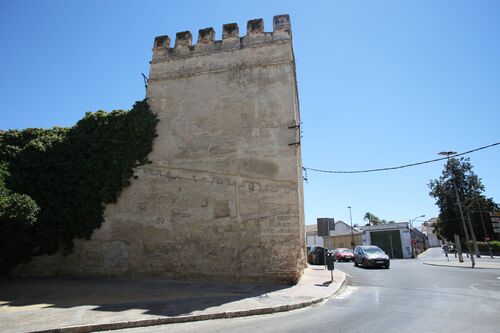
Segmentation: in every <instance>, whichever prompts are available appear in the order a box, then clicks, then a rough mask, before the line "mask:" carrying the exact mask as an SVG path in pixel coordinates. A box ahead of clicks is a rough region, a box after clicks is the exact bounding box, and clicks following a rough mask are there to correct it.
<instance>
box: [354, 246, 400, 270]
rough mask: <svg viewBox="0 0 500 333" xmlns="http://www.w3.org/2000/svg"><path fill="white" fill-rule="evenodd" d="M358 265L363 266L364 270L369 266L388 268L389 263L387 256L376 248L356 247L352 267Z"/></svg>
mask: <svg viewBox="0 0 500 333" xmlns="http://www.w3.org/2000/svg"><path fill="white" fill-rule="evenodd" d="M358 265H363V267H364V268H367V267H370V266H372V267H385V268H389V266H390V265H391V261H390V259H389V256H388V255H387V254H385V252H384V251H382V250H381V249H380V248H379V247H378V246H375V245H364V246H356V249H354V266H356V267H357V266H358Z"/></svg>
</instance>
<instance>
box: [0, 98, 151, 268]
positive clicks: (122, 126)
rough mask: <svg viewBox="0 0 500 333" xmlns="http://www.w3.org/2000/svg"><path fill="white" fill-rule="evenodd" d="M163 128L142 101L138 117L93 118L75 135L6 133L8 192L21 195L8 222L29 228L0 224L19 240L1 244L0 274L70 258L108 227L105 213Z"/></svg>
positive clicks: (0, 146) (0, 153) (3, 153)
mask: <svg viewBox="0 0 500 333" xmlns="http://www.w3.org/2000/svg"><path fill="white" fill-rule="evenodd" d="M157 122H158V120H157V118H156V116H155V115H154V114H153V113H152V112H151V111H150V110H149V106H148V104H147V102H146V101H141V102H137V103H136V104H135V105H134V107H133V108H132V110H131V111H123V110H117V111H113V112H110V113H107V112H104V111H97V112H95V113H86V114H85V117H84V118H83V119H81V120H80V121H79V122H78V123H77V124H76V125H75V126H73V127H71V128H59V127H54V128H52V129H26V130H23V131H17V130H10V131H6V132H0V161H2V162H3V163H4V165H8V172H6V171H5V168H4V171H3V172H4V174H7V176H6V177H4V178H5V179H4V187H6V188H8V190H7V191H12V192H13V193H18V195H16V196H12V198H10V199H8V200H10V201H9V206H8V207H11V208H12V209H14V210H13V212H17V213H15V214H14V213H13V212H12V209H11V212H10V213H9V211H8V209H5V210H3V211H2V213H0V214H4V215H5V214H7V215H9V214H10V215H11V216H17V218H21V217H22V218H23V219H24V222H25V223H22V227H21V224H19V225H16V227H14V226H12V225H6V224H5V223H2V224H0V228H1V229H2V230H0V233H1V232H3V233H4V234H7V233H8V234H9V235H10V236H9V237H13V238H12V239H13V241H9V240H5V238H7V237H1V239H0V240H2V243H4V242H7V243H8V244H0V271H2V272H7V271H8V270H9V269H11V268H12V267H14V266H15V265H17V264H18V263H21V262H26V261H29V260H30V259H31V257H32V256H34V255H42V254H53V253H55V252H56V251H58V250H59V249H62V250H63V252H64V253H66V254H67V253H70V252H71V250H72V247H73V239H75V238H85V239H88V238H90V236H91V235H92V232H93V230H94V229H96V228H99V227H100V226H101V223H102V222H103V212H104V205H105V204H106V203H111V202H115V201H116V199H117V197H118V195H119V193H120V192H121V190H122V189H123V188H124V187H126V186H127V185H128V184H129V180H130V178H131V177H132V175H133V168H134V167H137V166H139V165H142V164H144V163H147V162H148V161H147V155H148V154H149V152H150V151H151V149H152V142H153V138H154V137H155V136H156V130H155V128H156V123H157ZM0 172H2V171H0ZM9 173H10V175H9ZM28 198H30V199H31V200H34V201H30V200H29V199H28ZM6 200H7V199H6ZM33 205H38V206H39V207H40V211H39V213H38V215H37V214H36V212H35V210H33V209H34V206H33ZM1 207H3V206H1ZM6 207H7V206H6ZM16 214H17V215H16ZM14 234H15V235H14ZM14 240H15V241H14ZM5 251H10V252H8V253H9V258H8V259H6V258H5V253H6V252H5ZM1 253H3V254H1ZM12 257H14V258H12Z"/></svg>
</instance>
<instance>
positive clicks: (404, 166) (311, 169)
mask: <svg viewBox="0 0 500 333" xmlns="http://www.w3.org/2000/svg"><path fill="white" fill-rule="evenodd" d="M497 145H500V142H496V143H492V144H491V145H487V146H483V147H479V148H476V149H472V150H468V151H464V152H463V153H457V154H453V155H450V156H447V157H440V158H435V159H433V160H428V161H423V162H417V163H411V164H405V165H400V166H395V167H389V168H379V169H368V170H354V171H335V170H322V169H314V168H308V167H303V169H304V170H305V171H306V172H307V171H315V172H323V173H368V172H379V171H388V170H396V169H404V168H409V167H413V166H417V165H422V164H428V163H433V162H438V161H442V160H446V159H448V158H450V157H458V156H462V155H467V154H470V153H473V152H476V151H478V150H483V149H487V148H491V147H493V146H497Z"/></svg>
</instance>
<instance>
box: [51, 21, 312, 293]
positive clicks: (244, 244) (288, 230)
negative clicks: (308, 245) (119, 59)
mask: <svg viewBox="0 0 500 333" xmlns="http://www.w3.org/2000/svg"><path fill="white" fill-rule="evenodd" d="M222 30H223V32H222V40H216V39H215V33H214V30H213V29H212V28H208V29H202V30H200V31H199V33H198V41H197V43H196V44H194V45H193V44H192V35H191V33H190V32H189V31H186V32H179V33H177V35H176V39H175V44H174V46H173V47H171V45H170V38H169V37H168V36H161V37H156V38H155V41H154V47H153V59H152V61H151V71H150V80H149V83H148V88H147V97H148V102H149V105H150V107H151V109H152V110H153V112H155V113H156V114H157V115H158V118H159V120H160V121H159V123H158V125H157V133H158V137H157V138H156V139H155V142H154V145H153V151H152V152H151V153H150V155H149V159H150V160H151V161H152V164H148V165H145V166H142V167H139V168H138V169H137V170H136V171H135V177H134V179H132V183H131V185H130V186H129V187H127V188H126V189H125V190H124V191H123V192H122V193H121V195H120V197H119V198H118V201H117V203H116V204H111V205H108V206H107V207H106V211H105V222H104V223H103V225H102V227H101V228H100V229H98V230H95V231H94V233H93V235H92V239H91V240H89V241H84V240H77V241H76V242H75V248H74V253H73V254H71V255H70V256H67V257H64V258H63V259H61V260H62V261H61V262H60V264H59V265H58V269H57V272H58V273H60V274H77V275H114V276H159V277H167V278H185V279H203V280H218V281H242V282H243V281H245V282H249V281H254V282H276V283H295V282H296V281H298V279H299V278H300V276H301V274H302V272H303V269H304V267H305V253H304V251H305V234H304V217H303V216H304V212H303V190H302V163H301V152H300V129H299V127H298V126H299V124H300V119H299V108H298V97H297V83H296V79H295V62H294V55H293V50H292V34H291V29H290V21H289V17H288V15H282V16H275V17H274V20H273V32H265V31H264V23H263V21H262V20H261V19H259V20H252V21H249V22H248V24H247V32H246V35H244V36H243V37H240V35H239V28H238V25H237V24H234V23H233V24H225V25H224V26H223V29H222Z"/></svg>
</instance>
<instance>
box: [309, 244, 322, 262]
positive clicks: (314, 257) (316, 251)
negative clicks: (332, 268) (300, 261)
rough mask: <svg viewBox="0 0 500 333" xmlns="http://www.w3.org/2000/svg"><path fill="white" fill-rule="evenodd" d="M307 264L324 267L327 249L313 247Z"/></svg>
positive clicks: (317, 246)
mask: <svg viewBox="0 0 500 333" xmlns="http://www.w3.org/2000/svg"><path fill="white" fill-rule="evenodd" d="M307 262H308V263H310V264H312V265H324V264H325V248H324V247H322V246H319V245H313V246H311V250H309V254H308V256H307Z"/></svg>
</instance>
